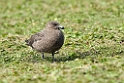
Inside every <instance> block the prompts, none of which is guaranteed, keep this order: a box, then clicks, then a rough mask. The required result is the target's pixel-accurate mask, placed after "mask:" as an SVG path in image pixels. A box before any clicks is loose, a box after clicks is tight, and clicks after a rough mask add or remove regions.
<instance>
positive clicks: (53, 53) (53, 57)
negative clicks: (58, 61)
mask: <svg viewBox="0 0 124 83" xmlns="http://www.w3.org/2000/svg"><path fill="white" fill-rule="evenodd" d="M52 62H54V52H53V53H52Z"/></svg>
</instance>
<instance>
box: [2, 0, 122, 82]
mask: <svg viewBox="0 0 124 83" xmlns="http://www.w3.org/2000/svg"><path fill="white" fill-rule="evenodd" d="M51 20H55V21H58V22H60V23H61V24H62V25H63V26H65V30H64V31H63V32H64V34H65V38H66V40H65V43H64V45H63V47H62V49H61V50H60V51H59V53H57V54H56V55H55V59H56V62H55V63H52V62H51V57H52V56H51V54H45V58H46V59H45V60H42V59H41V56H40V53H37V52H36V51H33V50H32V49H31V48H30V47H27V46H26V45H25V42H24V40H25V39H27V38H29V37H30V35H31V34H34V33H36V32H38V31H40V30H41V29H43V28H44V27H45V24H46V23H47V22H48V21H51ZM123 40H124V5H123V0H83V1H82V0H59V1H55V0H42V1H41V0H0V71H1V72H0V83H29V82H30V83H41V82H46V83H52V82H53V83H100V82H101V83H124V72H123V70H124V41H123Z"/></svg>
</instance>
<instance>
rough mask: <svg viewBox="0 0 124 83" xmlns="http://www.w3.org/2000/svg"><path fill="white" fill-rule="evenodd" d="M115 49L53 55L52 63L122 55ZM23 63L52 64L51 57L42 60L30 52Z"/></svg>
mask: <svg viewBox="0 0 124 83" xmlns="http://www.w3.org/2000/svg"><path fill="white" fill-rule="evenodd" d="M115 48H116V46H112V47H111V46H110V47H103V48H98V49H90V50H89V51H84V52H80V51H74V52H73V53H71V54H70V55H66V54H55V61H54V62H58V63H59V62H66V61H73V60H75V59H84V58H85V57H87V56H93V57H94V56H98V55H101V56H102V55H104V56H105V55H106V53H107V52H108V53H109V56H115V55H123V54H124V51H123V50H120V51H117V50H118V49H117V48H116V49H115ZM107 56H108V55H107ZM25 61H28V62H33V63H37V62H43V61H49V62H52V56H50V55H49V54H48V56H47V55H46V56H45V59H42V57H41V55H40V54H38V53H36V52H32V53H31V55H30V56H27V58H26V57H25Z"/></svg>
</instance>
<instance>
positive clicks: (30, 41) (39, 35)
mask: <svg viewBox="0 0 124 83" xmlns="http://www.w3.org/2000/svg"><path fill="white" fill-rule="evenodd" d="M43 37H44V34H43V32H42V31H41V32H39V33H36V34H34V35H32V36H31V38H30V39H28V40H25V42H26V45H28V46H31V47H32V48H33V46H32V44H33V43H34V42H36V41H38V40H41V39H42V38H43Z"/></svg>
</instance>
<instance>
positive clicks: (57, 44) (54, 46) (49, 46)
mask: <svg viewBox="0 0 124 83" xmlns="http://www.w3.org/2000/svg"><path fill="white" fill-rule="evenodd" d="M41 33H42V34H43V36H41V38H39V39H40V40H37V41H34V43H33V44H32V46H33V48H34V49H36V50H37V51H39V52H45V53H52V52H55V51H57V50H59V49H60V48H61V47H62V45H63V43H64V35H63V33H62V31H61V30H56V31H54V32H52V31H51V30H44V31H41Z"/></svg>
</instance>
